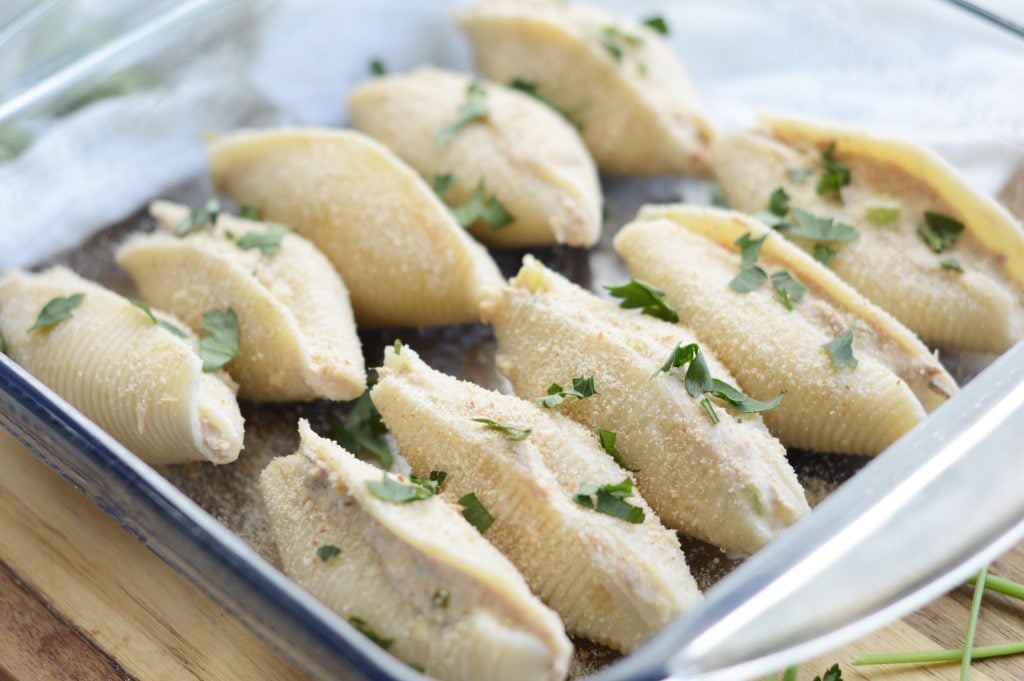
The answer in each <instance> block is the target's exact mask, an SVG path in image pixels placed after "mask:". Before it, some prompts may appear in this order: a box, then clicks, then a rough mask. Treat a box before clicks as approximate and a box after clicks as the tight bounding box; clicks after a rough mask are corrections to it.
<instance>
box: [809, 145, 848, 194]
mask: <svg viewBox="0 0 1024 681" xmlns="http://www.w3.org/2000/svg"><path fill="white" fill-rule="evenodd" d="M835 154H836V143H835V142H832V143H831V144H830V145H828V147H826V149H825V150H824V151H823V152H821V164H822V165H823V166H824V167H825V172H824V173H822V176H821V177H820V178H818V188H817V191H818V195H819V196H831V197H833V198H835V199H836V200H837V201H839V203H842V202H843V195H842V194H841V193H840V191H839V190H840V189H841V188H843V187H845V186H846V185H848V184H850V180H851V179H852V175H851V173H850V167H849V166H847V165H844V164H842V163H840V162H839V161H837V160H836V156H835Z"/></svg>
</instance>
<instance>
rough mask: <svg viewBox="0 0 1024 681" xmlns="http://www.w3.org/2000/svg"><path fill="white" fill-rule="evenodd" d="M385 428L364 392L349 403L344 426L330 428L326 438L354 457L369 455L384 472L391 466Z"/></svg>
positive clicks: (368, 394) (367, 391) (393, 460)
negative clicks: (378, 462)
mask: <svg viewBox="0 0 1024 681" xmlns="http://www.w3.org/2000/svg"><path fill="white" fill-rule="evenodd" d="M387 432H388V429H387V426H385V425H384V421H383V420H381V417H380V412H378V411H377V407H376V406H374V404H373V400H372V399H370V391H369V390H368V389H367V390H366V391H364V392H363V394H362V395H360V396H359V398H358V399H357V400H356V401H355V402H353V403H352V408H351V409H350V410H349V412H348V415H347V416H345V422H344V423H335V424H333V425H332V426H331V431H330V435H329V437H330V438H331V439H332V440H334V441H335V442H337V443H338V444H339V445H341V446H342V447H344V448H345V449H347V450H348V451H350V452H352V453H353V454H355V455H357V456H364V455H366V454H370V455H372V456H374V457H376V459H377V460H378V461H380V465H381V466H383V467H384V468H385V469H387V470H391V467H392V466H393V465H394V464H395V457H394V455H392V453H391V449H390V448H389V447H388V443H387V441H386V440H385V439H384V434H385V433H387Z"/></svg>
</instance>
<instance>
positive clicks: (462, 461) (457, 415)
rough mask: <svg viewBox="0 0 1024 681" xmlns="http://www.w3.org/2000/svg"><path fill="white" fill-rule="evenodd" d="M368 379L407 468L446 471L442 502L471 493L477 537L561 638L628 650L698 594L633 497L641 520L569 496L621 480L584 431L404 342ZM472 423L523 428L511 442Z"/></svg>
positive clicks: (672, 542) (673, 542)
mask: <svg viewBox="0 0 1024 681" xmlns="http://www.w3.org/2000/svg"><path fill="white" fill-rule="evenodd" d="M379 374H380V381H379V382H378V383H377V385H376V386H375V387H374V388H373V390H372V392H371V396H372V398H373V402H374V404H375V405H376V406H377V409H378V410H379V411H380V413H381V416H382V418H383V419H384V422H385V423H386V424H387V426H388V428H389V429H390V430H391V433H392V435H394V437H395V440H396V442H397V443H398V447H399V450H400V451H401V453H402V454H403V455H404V456H405V457H406V458H407V459H408V460H409V462H410V464H411V465H412V467H413V471H414V472H415V473H417V474H418V475H420V476H424V477H425V476H426V475H428V474H429V473H430V471H432V470H444V471H446V472H447V474H448V476H447V478H446V479H445V482H444V485H443V487H442V491H443V492H444V495H445V497H446V498H448V499H450V500H451V501H456V500H458V499H460V498H462V497H463V495H466V494H475V495H476V497H477V499H478V500H479V501H480V502H481V503H482V504H483V506H484V508H485V509H487V511H488V513H490V514H491V515H492V516H493V518H494V523H493V525H491V527H490V528H488V529H487V531H486V533H485V534H484V536H485V537H486V538H487V539H488V540H490V541H491V542H492V543H493V544H494V545H495V546H497V547H498V548H499V549H500V550H501V551H502V553H504V554H505V556H507V557H508V558H509V559H510V560H511V561H512V563H513V564H515V566H516V567H518V568H519V570H520V571H521V572H522V573H523V575H524V576H525V577H526V579H527V581H528V582H529V584H530V586H531V588H532V589H533V590H534V592H536V593H537V594H538V595H539V596H540V597H541V598H542V599H543V600H544V602H545V603H547V604H548V605H549V606H551V607H552V608H554V609H555V610H556V611H557V612H558V613H559V614H560V615H561V616H562V619H563V620H564V621H565V625H566V627H567V629H568V631H569V632H570V633H572V634H574V635H577V636H583V637H586V638H589V639H592V640H594V641H598V642H600V643H603V644H604V645H607V646H609V647H611V648H615V649H617V650H621V651H630V650H633V649H634V648H636V647H637V646H638V645H640V644H641V643H643V642H644V641H645V640H646V639H648V638H649V637H650V636H651V635H652V634H654V633H655V632H656V631H658V630H659V629H661V627H663V626H664V625H665V624H666V623H668V622H669V621H671V620H673V619H675V618H676V617H678V616H679V615H680V614H682V613H683V612H685V611H686V610H687V609H689V608H690V607H691V606H692V605H694V604H695V603H696V602H697V601H698V600H699V599H700V593H699V592H698V591H697V586H696V584H695V583H694V581H693V577H691V576H690V572H689V570H688V569H687V567H686V561H685V559H684V557H683V554H682V553H681V552H680V550H679V543H678V541H677V539H676V537H675V535H674V534H673V533H671V532H669V531H668V530H666V529H665V528H664V527H662V525H661V523H660V521H659V520H658V518H657V516H655V515H654V512H653V511H651V509H650V508H649V507H648V506H647V504H646V503H645V502H644V500H643V499H642V498H641V497H640V494H639V492H636V491H635V490H634V493H633V496H631V497H630V498H629V499H628V500H627V501H628V503H629V504H631V505H633V506H636V507H637V508H640V509H642V510H643V513H644V519H643V522H641V523H629V522H626V521H625V520H621V519H619V518H616V517H612V516H610V515H606V514H603V513H598V512H596V511H594V510H592V509H588V508H584V507H583V506H581V505H580V504H578V503H575V502H574V501H573V496H574V495H575V494H576V493H577V492H579V490H580V488H581V487H583V486H584V485H597V486H601V485H606V484H616V483H620V482H622V480H624V479H626V478H629V477H630V476H629V474H628V473H627V472H626V471H624V470H623V469H622V468H621V467H619V466H618V464H616V463H615V462H614V461H613V460H612V458H611V457H610V456H608V455H607V454H606V453H604V452H603V451H601V448H600V446H599V444H598V442H597V439H596V437H595V434H594V433H592V432H588V431H587V429H585V428H583V427H582V426H580V425H579V424H577V423H575V422H573V421H572V420H570V419H569V418H567V417H565V416H562V415H561V414H557V413H546V412H544V411H542V410H541V408H540V407H538V406H536V405H534V404H531V403H530V402H527V401H526V400H522V399H519V398H518V397H514V396H510V395H502V394H500V393H496V392H493V391H490V390H486V389H484V388H481V387H479V386H476V385H473V384H472V383H467V382H465V381H460V380H458V379H456V378H454V377H452V376H448V375H446V374H443V373H441V372H438V371H434V370H433V369H431V368H430V367H429V366H427V365H426V364H425V363H424V362H423V361H422V360H420V358H419V356H418V355H417V354H416V353H415V352H413V351H412V350H411V349H409V348H408V347H403V348H401V350H400V351H399V352H395V351H394V350H393V349H390V348H389V349H388V350H387V352H386V356H385V360H384V367H383V368H381V369H380V370H379ZM590 399H594V400H598V399H601V396H595V397H593V398H590ZM474 418H485V419H490V420H492V421H495V422H497V423H504V424H512V425H514V426H515V427H516V428H520V429H528V430H529V431H530V432H529V435H528V436H526V437H525V438H524V439H522V440H520V441H511V440H508V439H506V437H505V436H504V435H503V434H502V433H501V432H499V431H497V430H494V429H491V428H488V427H487V426H486V425H485V424H483V423H479V422H476V421H473V419H474Z"/></svg>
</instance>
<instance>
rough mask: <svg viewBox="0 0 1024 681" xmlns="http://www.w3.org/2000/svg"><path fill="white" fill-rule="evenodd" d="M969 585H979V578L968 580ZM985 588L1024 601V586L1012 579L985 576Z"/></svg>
mask: <svg viewBox="0 0 1024 681" xmlns="http://www.w3.org/2000/svg"><path fill="white" fill-rule="evenodd" d="M967 583H968V584H977V583H978V578H977V577H971V578H970V579H969V580H967ZM985 588H986V589H988V590H989V591H995V592H996V593H1001V594H1006V595H1007V596H1012V597H1013V598H1017V599H1020V600H1022V601H1024V584H1021V583H1020V582H1015V581H1013V580H1012V579H1006V578H1005V577H996V576H995V575H985Z"/></svg>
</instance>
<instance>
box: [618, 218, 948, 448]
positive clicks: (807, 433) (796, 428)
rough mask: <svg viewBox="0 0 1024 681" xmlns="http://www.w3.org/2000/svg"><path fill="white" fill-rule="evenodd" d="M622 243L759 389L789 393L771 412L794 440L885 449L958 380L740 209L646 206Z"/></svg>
mask: <svg viewBox="0 0 1024 681" xmlns="http://www.w3.org/2000/svg"><path fill="white" fill-rule="evenodd" d="M615 249H616V250H617V251H618V252H619V254H620V255H621V256H622V257H623V259H624V260H625V261H626V264H627V265H628V266H629V270H630V272H631V273H632V274H633V276H635V277H636V278H638V279H642V280H644V281H647V282H649V283H650V284H652V285H653V286H656V287H657V288H659V289H660V290H662V291H664V293H665V299H666V301H667V302H668V303H669V304H671V305H672V306H673V307H674V308H675V310H676V311H677V312H678V314H679V316H680V318H681V319H685V320H686V324H687V326H688V327H689V328H690V329H693V330H694V331H695V332H696V333H697V334H698V336H699V337H700V338H701V339H702V341H703V342H704V343H705V344H706V345H707V347H708V348H709V349H711V350H712V351H713V352H714V353H715V356H716V357H718V358H719V359H721V360H722V362H723V363H724V364H725V365H726V366H728V367H729V371H730V372H731V373H732V375H734V376H735V377H736V378H737V379H739V381H740V383H741V384H742V385H743V387H744V388H745V389H746V390H747V391H749V393H750V395H751V396H752V397H754V398H755V399H761V400H767V399H770V398H771V396H772V395H774V394H776V393H778V392H780V391H782V392H784V393H785V398H784V399H783V400H782V402H781V404H780V405H779V406H778V408H776V409H773V410H771V411H768V412H765V414H764V420H765V422H766V423H767V425H768V428H769V430H771V432H772V433H773V434H775V435H776V436H778V438H779V439H780V440H781V441H782V443H783V444H784V445H786V446H787V447H799V448H803V449H813V450H815V451H820V452H840V453H848V454H868V455H874V454H878V453H880V452H881V451H882V450H884V449H885V448H886V447H888V446H889V445H890V444H892V443H893V442H894V441H896V439H898V438H899V437H900V436H901V435H903V434H904V433H905V432H907V431H908V430H910V429H911V428H912V427H914V426H915V425H916V424H918V423H919V422H921V421H922V420H924V417H925V414H926V412H929V411H932V410H933V409H935V408H937V407H938V406H939V405H941V404H942V403H943V402H944V401H945V400H946V398H947V397H949V396H950V395H952V394H953V393H954V392H955V391H956V390H957V387H956V383H955V382H954V381H953V379H952V378H951V377H950V376H949V374H948V373H947V372H946V371H945V369H943V367H942V365H941V364H939V362H938V360H937V359H936V358H935V357H934V356H933V355H932V354H931V353H929V352H928V349H927V348H926V347H925V346H924V344H922V343H921V341H919V340H918V339H917V337H916V336H914V334H913V333H911V332H910V331H908V330H907V329H906V328H905V327H904V326H903V325H902V324H900V323H899V322H897V321H896V320H895V319H893V318H892V317H891V316H890V315H889V314H887V313H886V312H885V311H883V310H881V309H880V308H878V307H876V306H875V305H873V304H871V303H870V302H868V301H867V300H865V299H864V298H863V297H862V296H861V295H860V294H858V293H857V292H856V291H854V290H853V289H852V288H851V287H850V286H848V285H847V284H845V283H844V282H842V281H841V280H840V279H839V278H838V277H836V276H835V275H834V274H833V273H832V272H829V271H828V270H827V269H826V268H824V267H823V266H821V265H820V264H819V263H817V262H815V261H814V259H813V258H812V257H811V256H809V255H808V254H806V253H805V252H803V251H802V250H800V249H799V248H797V247H796V246H794V245H793V244H792V243H790V242H788V241H786V240H785V239H784V238H783V237H782V236H780V235H778V234H775V233H773V232H772V230H771V229H768V228H767V227H765V226H764V225H762V224H760V223H759V222H758V221H756V220H753V219H750V218H747V217H746V216H744V215H742V214H740V213H734V212H730V211H722V210H715V209H708V208H698V207H686V206H647V207H645V208H644V209H643V210H642V211H641V212H640V215H639V217H638V218H637V220H636V221H635V222H632V223H630V224H628V225H626V226H625V227H624V228H623V229H622V230H621V231H620V232H619V233H618V234H617V235H616V237H615ZM846 334H849V340H848V341H846V340H843V341H841V342H837V339H845V338H847V336H846ZM840 346H844V347H840Z"/></svg>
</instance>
